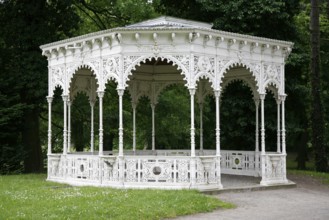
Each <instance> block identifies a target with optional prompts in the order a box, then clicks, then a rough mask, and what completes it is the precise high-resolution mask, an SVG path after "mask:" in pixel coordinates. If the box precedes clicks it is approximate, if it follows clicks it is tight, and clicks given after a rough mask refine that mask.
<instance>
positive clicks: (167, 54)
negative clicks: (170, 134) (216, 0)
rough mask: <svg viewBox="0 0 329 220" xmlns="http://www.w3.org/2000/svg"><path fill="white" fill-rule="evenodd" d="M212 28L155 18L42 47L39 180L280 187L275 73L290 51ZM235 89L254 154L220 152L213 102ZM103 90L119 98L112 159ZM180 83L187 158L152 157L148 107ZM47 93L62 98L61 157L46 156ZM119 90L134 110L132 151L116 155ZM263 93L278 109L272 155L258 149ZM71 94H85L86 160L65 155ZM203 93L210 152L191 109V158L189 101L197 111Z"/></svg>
mask: <svg viewBox="0 0 329 220" xmlns="http://www.w3.org/2000/svg"><path fill="white" fill-rule="evenodd" d="M211 26H212V25H211V24H207V23H203V22H195V21H189V20H184V19H178V18H173V17H166V16H163V17H160V18H156V19H151V20H147V21H143V22H140V23H137V24H133V25H129V26H126V27H121V28H115V29H110V30H104V31H100V32H96V33H91V34H87V35H83V36H79V37H75V38H71V39H67V40H63V41H59V42H54V43H50V44H47V45H43V46H41V49H42V51H43V55H45V56H47V58H48V66H49V72H48V76H49V86H48V88H49V89H48V96H47V100H48V108H49V124H48V179H49V180H52V181H58V182H65V183H70V184H77V185H79V184H80V185H99V186H113V187H120V188H124V187H126V188H146V187H156V188H197V189H206V188H216V189H218V188H222V185H221V178H220V175H221V173H228V174H235V175H253V176H259V175H260V176H261V177H262V181H261V184H263V185H268V184H277V183H286V181H287V180H286V170H285V169H286V167H285V166H286V165H285V163H286V162H285V157H286V133H285V118H284V117H285V112H284V108H285V107H284V100H285V97H286V94H285V79H284V78H285V74H284V65H285V61H286V58H287V57H288V55H289V53H290V52H291V48H292V46H293V44H292V43H290V42H286V41H279V40H273V39H267V38H260V37H254V36H249V35H241V34H236V33H229V32H224V31H218V30H214V29H212V28H211ZM205 80H208V81H209V83H208V82H206V83H205ZM236 80H242V82H243V83H245V84H246V85H248V86H249V87H250V88H251V90H252V93H253V96H254V100H255V107H256V134H255V139H256V140H255V151H253V152H243V151H223V150H221V149H220V126H225V125H220V93H221V92H222V91H223V89H225V87H226V86H227V85H229V84H230V83H231V82H234V81H236ZM108 81H114V82H115V83H116V84H117V91H118V96H119V132H118V139H119V146H118V151H113V152H104V151H103V132H104V131H103V96H104V92H105V87H106V84H107V83H108ZM182 83H184V84H185V86H186V87H187V89H188V90H189V91H190V98H191V100H190V101H191V106H190V107H191V112H190V114H191V124H190V128H191V132H190V136H191V137H190V138H191V144H190V145H191V146H190V150H168V151H159V150H156V149H155V125H154V124H155V123H154V120H155V118H154V108H155V104H156V103H157V100H158V97H159V95H160V93H161V92H162V91H163V90H164V89H165V88H167V87H168V86H170V85H173V84H182ZM56 87H61V88H62V89H63V94H62V97H63V102H64V116H63V121H64V126H63V127H64V129H63V140H64V141H63V154H62V155H57V154H52V153H51V147H52V146H51V101H52V98H53V95H54V89H55V88H56ZM126 90H128V91H129V93H130V96H131V99H132V103H133V143H132V151H125V152H124V150H123V146H124V142H123V141H124V139H123V136H124V129H123V106H122V97H123V94H124V92H125V91H126ZM267 90H271V91H273V92H274V94H275V95H276V97H277V99H278V100H279V101H280V102H281V115H280V106H279V105H278V106H277V107H278V115H277V123H278V131H277V153H267V152H266V149H265V147H266V146H265V112H264V105H265V103H264V100H265V95H266V91H267ZM78 92H86V93H87V95H89V101H90V105H91V134H90V136H91V137H90V147H91V152H78V153H70V152H69V153H68V152H67V151H70V150H69V148H70V147H71V146H70V142H71V141H70V136H71V135H70V132H71V124H70V121H71V114H70V112H71V109H70V103H68V102H71V101H73V99H74V97H75V95H76V94H77V93H78ZM96 93H97V94H98V98H99V141H98V149H99V150H98V152H96V151H95V146H94V122H93V121H94V103H95V100H96ZM209 94H214V96H215V102H216V122H215V124H214V127H215V131H216V146H211V147H214V148H213V149H214V150H208V149H205V148H207V147H208V146H203V135H204V134H203V122H202V113H203V112H202V108H201V107H200V150H196V149H195V124H194V123H195V122H194V121H195V118H194V117H195V116H194V96H196V97H197V101H198V103H199V106H200V103H203V101H204V98H205V96H206V95H209ZM142 96H146V97H148V98H149V99H150V103H151V104H152V105H154V108H153V107H152V150H143V151H138V150H137V149H136V148H137V146H136V106H137V104H138V101H139V99H140V97H142ZM259 101H260V111H261V115H260V117H261V119H260V120H261V129H260V131H261V154H259V140H258V138H259V128H258V126H259V125H258V123H259V122H258V120H259V119H258V117H259V116H258V109H259ZM68 107H69V109H67V108H68ZM67 110H68V115H67ZM67 116H68V120H67ZM73 117H74V116H73ZM280 118H281V122H280ZM280 125H281V130H280ZM67 126H68V127H67ZM209 147H210V146H209ZM279 148H280V151H279ZM280 152H281V153H280ZM109 153H111V154H112V155H113V156H109V155H108V154H109Z"/></svg>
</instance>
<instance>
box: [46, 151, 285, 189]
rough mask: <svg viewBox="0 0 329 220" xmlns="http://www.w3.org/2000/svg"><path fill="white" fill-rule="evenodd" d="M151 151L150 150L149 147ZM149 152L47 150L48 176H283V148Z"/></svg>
mask: <svg viewBox="0 0 329 220" xmlns="http://www.w3.org/2000/svg"><path fill="white" fill-rule="evenodd" d="M150 152H153V151H148V153H150ZM125 153H126V152H125ZM135 153H136V152H135ZM138 153H139V154H140V153H141V152H138ZM142 153H146V152H145V151H142ZM153 153H156V154H157V155H147V156H145V155H125V156H123V157H118V156H113V155H112V156H110V155H104V156H99V155H97V154H78V153H73V154H71V153H70V154H67V155H61V154H51V155H48V179H49V180H54V181H59V182H66V183H71V184H77V185H103V186H118V187H122V186H129V187H141V188H145V187H164V188H200V187H207V186H209V187H213V188H216V187H220V184H221V181H220V173H222V174H233V175H248V176H260V175H261V174H262V175H263V176H262V182H261V183H262V184H263V185H267V184H275V183H283V182H285V181H286V170H285V167H286V165H285V155H283V154H276V153H268V154H265V155H259V153H255V152H252V151H226V150H223V151H221V157H216V156H214V153H215V152H214V151H212V150H204V151H202V152H197V153H198V155H200V154H201V153H202V154H203V156H196V157H191V156H189V151H188V150H186V151H185V150H177V151H171V152H170V151H161V150H158V151H156V152H153ZM185 154H186V156H185ZM209 154H212V155H209ZM260 158H261V159H262V161H261V162H262V163H263V166H261V163H260ZM261 168H262V170H261ZM261 171H262V172H261Z"/></svg>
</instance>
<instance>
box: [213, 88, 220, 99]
mask: <svg viewBox="0 0 329 220" xmlns="http://www.w3.org/2000/svg"><path fill="white" fill-rule="evenodd" d="M214 95H215V98H219V97H220V90H215V91H214Z"/></svg>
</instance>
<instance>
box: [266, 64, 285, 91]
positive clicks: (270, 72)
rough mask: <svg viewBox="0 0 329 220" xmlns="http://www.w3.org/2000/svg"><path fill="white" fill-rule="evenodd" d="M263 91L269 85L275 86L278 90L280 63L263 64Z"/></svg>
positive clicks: (279, 84)
mask: <svg viewBox="0 0 329 220" xmlns="http://www.w3.org/2000/svg"><path fill="white" fill-rule="evenodd" d="M262 81H263V88H262V89H263V91H265V89H266V88H267V87H268V86H269V85H272V86H275V87H276V88H277V89H278V90H280V87H281V83H282V82H281V65H275V64H267V63H266V64H264V74H263V80H262Z"/></svg>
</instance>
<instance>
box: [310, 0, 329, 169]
mask: <svg viewBox="0 0 329 220" xmlns="http://www.w3.org/2000/svg"><path fill="white" fill-rule="evenodd" d="M319 18H320V10H319V1H318V0H311V23H310V29H311V51H312V52H311V86H312V108H311V124H312V145H313V147H314V152H315V166H316V170H317V171H322V172H325V171H327V170H328V160H327V154H326V145H325V141H324V140H325V139H324V134H325V133H324V131H325V130H324V129H325V123H324V117H323V104H322V99H321V92H322V90H321V74H320V21H319Z"/></svg>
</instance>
